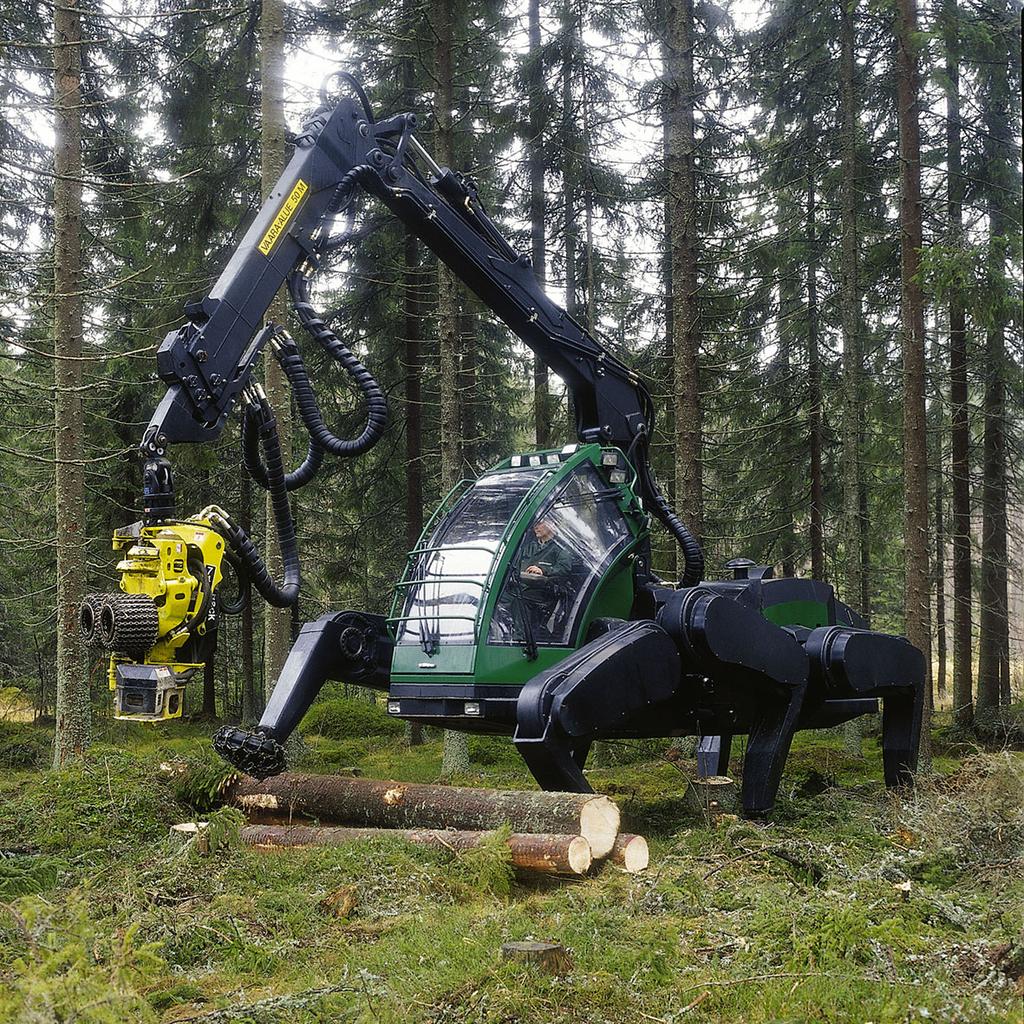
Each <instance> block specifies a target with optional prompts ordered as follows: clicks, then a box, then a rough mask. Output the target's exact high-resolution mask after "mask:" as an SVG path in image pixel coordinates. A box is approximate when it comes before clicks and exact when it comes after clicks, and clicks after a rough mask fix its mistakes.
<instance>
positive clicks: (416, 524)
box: [402, 92, 423, 747]
mask: <svg viewBox="0 0 1024 1024" xmlns="http://www.w3.org/2000/svg"><path fill="white" fill-rule="evenodd" d="M407 99H408V92H407ZM406 106H407V107H408V106H411V104H410V103H408V102H407V104H406ZM404 246H405V248H404V263H405V265H404V269H403V291H402V303H403V307H404V321H405V481H406V482H405V546H406V550H407V551H411V550H412V549H413V548H414V547H416V545H417V543H418V542H419V539H420V534H421V533H422V532H423V418H422V410H423V355H422V352H421V344H422V343H421V332H420V308H421V307H420V304H419V287H420V281H419V274H420V266H419V245H418V243H417V241H416V236H415V235H414V234H413V233H412V232H411V231H406V233H405V242H404ZM407 735H408V738H409V744H410V745H411V746H414V747H415V746H419V745H420V744H421V743H422V742H423V726H422V725H421V724H420V723H419V722H409V723H407Z"/></svg>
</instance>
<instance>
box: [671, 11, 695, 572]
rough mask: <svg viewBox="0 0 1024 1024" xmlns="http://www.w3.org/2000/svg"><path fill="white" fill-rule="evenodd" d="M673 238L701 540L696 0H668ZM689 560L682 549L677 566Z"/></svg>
mask: <svg viewBox="0 0 1024 1024" xmlns="http://www.w3.org/2000/svg"><path fill="white" fill-rule="evenodd" d="M666 20H667V22H668V24H667V25H666V26H665V38H666V44H667V45H666V50H667V53H666V57H667V60H666V77H667V88H668V111H667V115H668V152H667V154H666V162H667V179H668V194H669V228H668V241H669V251H670V253H671V261H672V304H673V310H672V331H673V337H672V355H673V363H674V371H673V376H674V381H675V402H674V413H675V488H676V490H675V504H676V508H677V509H678V510H679V514H680V515H681V516H682V519H683V521H684V522H685V523H686V524H687V526H688V527H689V529H690V531H691V532H692V533H693V534H694V536H695V537H697V539H698V540H699V539H700V537H701V534H702V532H703V525H704V524H703V519H704V507H703V481H702V466H701V438H702V417H701V404H700V380H699V371H698V359H699V354H700V334H699V329H700V328H699V321H698V307H697V195H696V183H695V171H694V150H695V144H694V126H693V118H694V104H695V95H694V79H693V46H694V21H693V3H692V0H667V3H666ZM684 568H685V558H684V556H683V552H682V549H681V548H677V550H676V571H677V572H678V573H680V574H681V573H682V572H683V570H684Z"/></svg>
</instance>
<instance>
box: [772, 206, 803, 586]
mask: <svg viewBox="0 0 1024 1024" xmlns="http://www.w3.org/2000/svg"><path fill="white" fill-rule="evenodd" d="M785 205H786V204H785V201H784V200H782V197H781V196H780V202H779V205H778V209H777V211H776V216H778V218H779V221H780V223H781V222H782V221H783V220H785V218H786V217H787V216H788V211H786V210H785ZM784 248H788V247H784ZM778 273H779V364H780V367H781V370H782V374H783V378H784V380H785V381H786V386H785V389H784V392H783V399H782V408H781V419H782V423H783V424H784V426H783V427H782V429H783V430H784V431H785V434H784V440H783V442H782V443H783V444H784V445H785V447H786V449H788V450H790V451H798V450H800V449H801V447H802V446H801V443H800V439H799V438H797V437H794V436H793V429H794V427H793V426H792V425H791V424H793V423H794V422H795V417H794V413H793V410H794V409H795V408H796V407H797V406H798V404H799V398H798V397H797V395H796V394H795V393H794V390H795V384H794V376H793V345H794V342H795V341H796V340H797V339H796V333H797V332H796V324H797V322H798V321H799V318H800V278H799V275H798V273H797V271H796V269H795V268H794V266H793V263H792V259H791V258H790V256H789V255H788V254H784V253H780V264H779V268H778ZM777 476H778V480H777V489H776V491H775V495H776V498H775V500H776V503H777V505H778V507H779V509H780V510H784V511H783V521H782V528H781V531H780V534H779V548H780V558H781V561H782V575H783V576H795V575H796V560H797V544H796V522H795V519H794V515H793V509H794V499H795V497H796V495H797V494H798V492H799V490H800V488H801V486H802V483H801V481H800V480H798V479H796V478H795V477H794V474H793V472H792V466H790V465H787V466H786V467H785V468H784V469H783V468H782V467H780V471H779V473H778V474H777Z"/></svg>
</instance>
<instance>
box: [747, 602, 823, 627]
mask: <svg viewBox="0 0 1024 1024" xmlns="http://www.w3.org/2000/svg"><path fill="white" fill-rule="evenodd" d="M761 614H762V615H764V617H765V618H766V619H767V620H768V621H769V622H774V623H775V625H777V626H807V627H808V628H809V629H815V628H816V627H818V626H828V625H830V623H829V621H828V605H827V604H823V603H822V602H821V601H785V602H782V603H780V604H772V605H769V606H768V607H767V608H764V609H763V610H762V613H761Z"/></svg>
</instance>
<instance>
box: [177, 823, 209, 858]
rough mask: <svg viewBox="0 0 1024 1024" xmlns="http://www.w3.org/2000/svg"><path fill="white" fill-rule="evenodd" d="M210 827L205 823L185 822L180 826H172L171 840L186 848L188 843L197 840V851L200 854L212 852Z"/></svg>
mask: <svg viewBox="0 0 1024 1024" xmlns="http://www.w3.org/2000/svg"><path fill="white" fill-rule="evenodd" d="M208 828H209V825H208V823H207V822H205V821H183V822H181V823H180V824H178V825H172V826H171V827H170V829H168V833H169V834H170V837H171V839H173V840H174V841H175V842H177V843H180V844H181V845H182V846H184V845H185V844H186V843H188V842H191V841H192V840H195V844H196V850H197V852H199V853H209V852H210V834H209V831H208Z"/></svg>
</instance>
